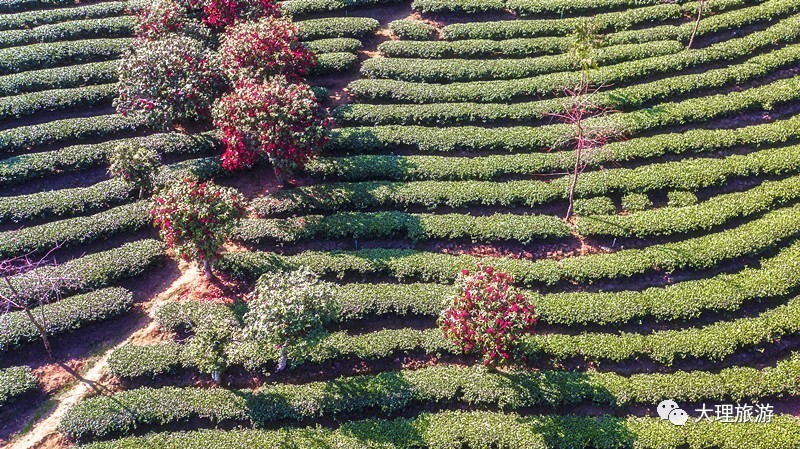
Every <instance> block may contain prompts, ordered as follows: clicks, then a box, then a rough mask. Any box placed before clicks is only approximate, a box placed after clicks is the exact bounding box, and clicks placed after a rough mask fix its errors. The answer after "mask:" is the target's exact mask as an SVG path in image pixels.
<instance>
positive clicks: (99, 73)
mask: <svg viewBox="0 0 800 449" xmlns="http://www.w3.org/2000/svg"><path fill="white" fill-rule="evenodd" d="M118 64H119V63H118V61H116V60H114V61H101V62H90V63H88V64H80V65H70V66H66V67H56V68H52V69H42V70H33V71H27V72H22V73H15V74H12V75H3V76H0V96H8V95H19V94H24V93H29V92H36V91H41V90H46V89H64V88H68V87H80V86H84V85H91V84H106V83H113V82H116V81H117V65H118Z"/></svg>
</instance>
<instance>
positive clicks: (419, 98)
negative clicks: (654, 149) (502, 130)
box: [348, 5, 800, 103]
mask: <svg viewBox="0 0 800 449" xmlns="http://www.w3.org/2000/svg"><path fill="white" fill-rule="evenodd" d="M793 7H795V8H797V9H798V10H800V5H794V6H793ZM799 38H800V16H798V15H794V16H791V17H789V18H787V19H783V20H781V21H780V22H778V23H776V24H774V25H772V26H770V27H768V28H766V29H764V30H761V31H756V32H753V33H750V34H748V35H745V36H743V37H739V38H734V39H730V40H726V41H723V42H719V43H716V44H713V45H709V46H708V47H704V48H701V49H694V50H692V51H686V52H682V53H678V54H674V55H668V56H658V57H653V58H647V59H643V60H637V61H629V62H622V63H619V64H614V65H610V66H603V67H599V68H597V69H594V70H592V71H591V75H590V76H591V79H592V81H593V82H594V83H596V84H598V85H619V84H622V83H630V82H633V81H635V80H638V79H643V78H645V79H646V78H647V77H650V76H655V75H658V74H668V73H672V72H677V71H680V70H687V69H690V68H693V67H700V66H703V65H704V64H710V63H716V62H724V61H729V60H736V59H738V58H741V57H742V55H747V54H753V53H754V52H757V51H760V50H762V49H771V48H773V47H774V46H775V45H778V44H788V43H794V42H796V41H797V39H799ZM579 77H580V74H579V73H577V72H560V73H551V74H546V75H539V76H535V77H531V78H522V79H516V80H500V81H475V82H468V83H450V84H445V85H429V84H423V83H410V82H406V81H394V80H370V79H360V80H356V81H353V82H352V83H350V84H349V86H348V89H349V90H350V93H351V94H352V95H354V96H356V97H357V98H360V99H363V100H377V99H380V100H394V101H399V102H408V103H434V102H478V103H490V102H506V101H509V100H512V99H515V98H520V97H530V96H534V95H547V94H552V93H554V92H560V91H562V90H563V88H564V87H569V86H574V85H575V84H576V83H577V81H578V80H579Z"/></svg>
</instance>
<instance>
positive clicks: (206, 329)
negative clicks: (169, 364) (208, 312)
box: [183, 316, 236, 374]
mask: <svg viewBox="0 0 800 449" xmlns="http://www.w3.org/2000/svg"><path fill="white" fill-rule="evenodd" d="M217 318H218V317H215V316H203V317H201V318H200V320H199V322H198V323H196V326H195V327H194V328H193V329H194V337H192V338H191V339H189V341H188V342H187V343H186V346H185V347H184V349H183V351H184V356H185V357H186V358H188V359H189V360H191V361H192V363H193V365H194V366H195V367H196V368H197V370H198V371H200V372H201V373H204V374H214V373H221V372H222V371H224V370H225V369H226V368H227V366H228V357H227V354H226V352H225V348H226V346H227V345H228V344H230V342H231V341H232V340H233V339H234V337H235V331H236V323H235V322H233V321H232V320H219V319H217Z"/></svg>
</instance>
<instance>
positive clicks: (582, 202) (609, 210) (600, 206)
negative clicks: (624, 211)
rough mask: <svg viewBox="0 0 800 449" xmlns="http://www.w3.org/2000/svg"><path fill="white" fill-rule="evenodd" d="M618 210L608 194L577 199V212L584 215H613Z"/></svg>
mask: <svg viewBox="0 0 800 449" xmlns="http://www.w3.org/2000/svg"><path fill="white" fill-rule="evenodd" d="M616 212H617V208H616V207H615V206H614V203H613V202H612V201H611V198H608V197H606V196H598V197H595V198H579V199H577V200H575V213H576V214H578V215H581V216H584V217H586V216H588V215H612V214H614V213H616Z"/></svg>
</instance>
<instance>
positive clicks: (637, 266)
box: [218, 206, 800, 285]
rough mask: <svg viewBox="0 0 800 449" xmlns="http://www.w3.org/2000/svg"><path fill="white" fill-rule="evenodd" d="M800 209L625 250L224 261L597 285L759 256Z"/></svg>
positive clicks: (236, 265) (255, 268)
mask: <svg viewBox="0 0 800 449" xmlns="http://www.w3.org/2000/svg"><path fill="white" fill-rule="evenodd" d="M798 217H800V206H794V207H790V208H784V209H777V210H774V211H771V212H769V213H767V214H765V215H764V216H762V217H760V218H758V219H755V220H753V221H750V222H748V223H745V224H742V225H740V226H738V227H736V228H733V229H728V230H724V231H721V232H718V233H715V234H709V235H704V236H701V237H695V238H691V239H687V240H682V241H678V242H673V243H665V244H659V245H652V246H649V247H645V248H637V249H624V250H620V251H618V252H616V253H610V254H593V255H588V256H579V257H569V258H565V259H562V260H559V261H556V260H550V259H542V260H537V261H530V260H526V259H505V258H495V257H489V258H483V259H480V258H477V257H473V256H467V255H457V256H456V255H449V254H439V253H430V252H421V251H415V250H399V249H398V250H394V249H365V250H360V251H332V252H316V251H309V252H303V253H300V254H297V255H292V256H280V255H277V254H273V253H261V252H253V253H249V252H236V253H229V254H226V255H224V256H223V258H222V259H221V260H220V261H219V262H218V264H219V267H220V268H221V269H223V270H226V271H230V272H231V273H232V274H234V275H235V276H237V277H247V278H255V277H256V276H258V275H260V274H262V273H264V272H266V271H273V270H275V269H281V268H286V267H296V266H300V265H304V266H308V267H310V268H311V269H312V270H314V271H316V272H317V273H321V274H327V275H336V276H339V277H342V276H344V275H346V274H353V273H356V274H361V275H375V274H383V275H388V276H392V277H394V278H397V279H400V280H403V279H420V280H423V281H435V282H451V281H452V280H453V278H454V277H455V275H456V273H458V272H459V271H461V270H463V269H471V268H473V267H474V266H475V265H476V263H477V262H479V261H481V260H482V261H484V262H485V263H487V264H490V265H492V266H494V267H495V268H497V269H499V270H502V271H505V272H507V273H509V274H511V275H513V276H514V278H515V279H516V281H517V282H518V283H520V284H521V285H537V284H556V283H558V282H561V281H574V282H580V283H591V282H593V281H598V280H603V279H622V278H627V277H631V276H635V275H639V274H643V273H647V272H652V271H659V272H665V273H670V272H674V271H677V270H704V269H709V268H713V267H715V266H717V265H718V264H720V263H722V262H723V261H727V260H732V259H735V258H738V257H744V256H748V255H755V254H759V253H761V252H764V251H766V250H768V249H771V248H774V247H775V246H776V245H778V244H780V242H782V241H786V240H789V239H791V238H793V237H796V236H798V234H800V220H798Z"/></svg>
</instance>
